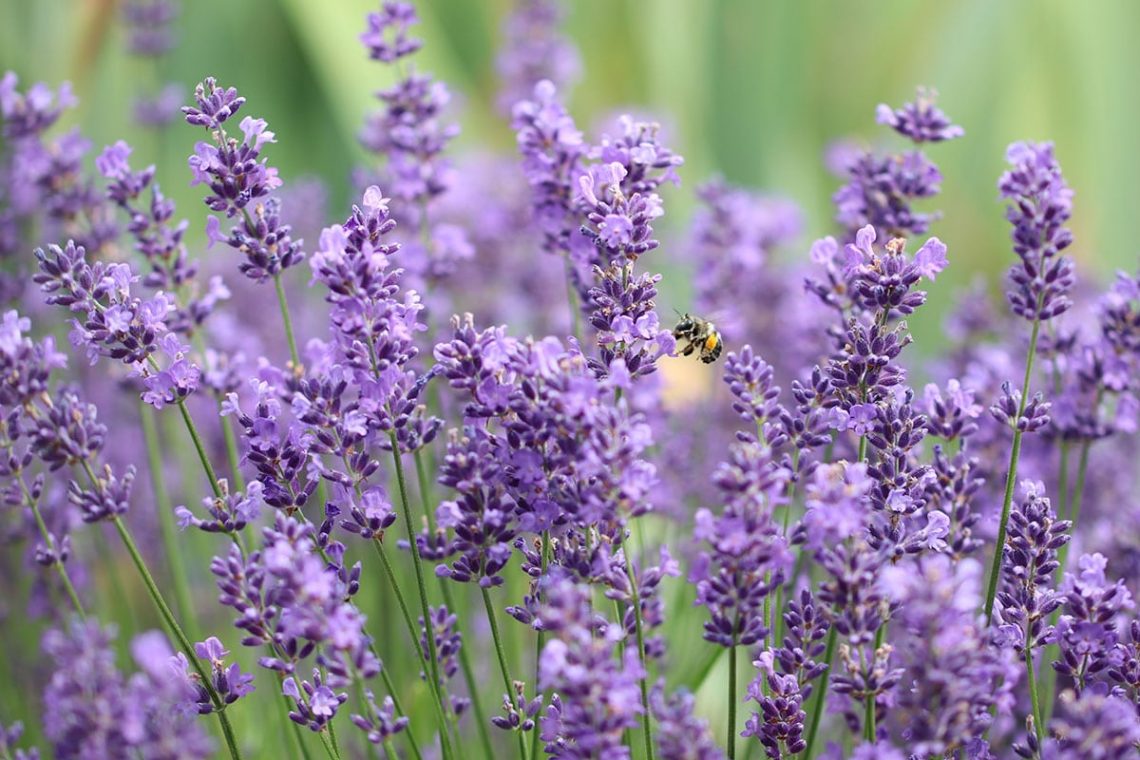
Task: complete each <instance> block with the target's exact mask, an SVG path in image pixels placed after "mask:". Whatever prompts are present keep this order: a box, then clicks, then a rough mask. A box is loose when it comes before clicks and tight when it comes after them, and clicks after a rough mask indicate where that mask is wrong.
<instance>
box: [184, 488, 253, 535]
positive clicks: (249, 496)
mask: <svg viewBox="0 0 1140 760" xmlns="http://www.w3.org/2000/svg"><path fill="white" fill-rule="evenodd" d="M218 485H220V486H221V489H222V495H221V496H210V497H207V498H204V499H202V506H203V507H204V508H205V510H206V512H207V514H209V516H210V519H208V520H203V519H201V518H199V517H197V516H196V515H195V514H194V513H193V512H191V511H190V510H189V509H187V508H186V507H178V508H176V509H175V510H174V514H175V515H176V516H177V517H178V524H179V526H180V527H182V528H186V527H190V526H193V527H195V528H197V529H198V530H200V531H203V532H205V533H236V532H237V531H240V530H242V529H244V528H245V526H246V525H247V524H248V523H249V522H250V521H251V520H255V519H256V518H257V516H258V513H259V512H260V506H261V492H262V485H261V482H260V481H256V480H255V481H254V482H252V483H250V484H249V486H248V487H247V488H246V490H245V493H244V494H243V493H242V492H240V491H238V492H236V493H230V487H229V481H227V480H226V479H225V478H220V479H219V480H218Z"/></svg>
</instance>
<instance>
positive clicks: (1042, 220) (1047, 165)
mask: <svg viewBox="0 0 1140 760" xmlns="http://www.w3.org/2000/svg"><path fill="white" fill-rule="evenodd" d="M1006 160H1007V161H1008V162H1009V163H1010V165H1011V167H1012V168H1011V169H1010V170H1009V171H1007V172H1006V173H1005V174H1003V175H1002V176H1001V179H1000V180H999V181H998V188H999V189H1000V190H1001V197H1002V198H1004V199H1006V200H1008V201H1009V202H1010V205H1009V206H1008V207H1007V209H1006V218H1007V219H1008V220H1009V223H1010V224H1011V225H1012V227H1013V229H1012V231H1011V233H1010V234H1011V237H1012V238H1013V251H1014V253H1016V254H1017V256H1018V258H1020V259H1021V261H1020V262H1019V263H1017V264H1015V265H1014V266H1012V267H1011V268H1010V270H1009V275H1008V279H1009V285H1008V287H1007V289H1006V298H1007V299H1008V300H1009V304H1010V307H1011V308H1012V309H1013V311H1014V313H1015V314H1017V315H1019V316H1021V317H1023V318H1025V319H1027V320H1030V321H1039V320H1048V319H1052V318H1053V317H1055V316H1057V315H1059V314H1062V313H1064V312H1066V311H1068V309H1069V307H1070V306H1071V305H1072V301H1071V299H1070V298H1069V291H1070V290H1071V289H1072V287H1073V283H1074V275H1073V261H1072V259H1070V258H1069V257H1068V256H1064V255H1061V252H1062V251H1064V250H1065V249H1066V248H1068V247H1069V245H1070V244H1071V243H1072V242H1073V234H1072V232H1070V231H1069V230H1068V229H1067V228H1066V227H1065V226H1064V225H1065V223H1066V222H1067V221H1068V220H1069V217H1070V216H1071V215H1072V210H1073V191H1072V190H1070V189H1069V186H1068V185H1067V184H1066V183H1065V178H1064V177H1062V176H1061V166H1060V164H1058V163H1057V160H1056V159H1055V158H1054V157H1053V144H1052V143H1014V144H1013V145H1010V146H1009V149H1008V150H1007V151H1006Z"/></svg>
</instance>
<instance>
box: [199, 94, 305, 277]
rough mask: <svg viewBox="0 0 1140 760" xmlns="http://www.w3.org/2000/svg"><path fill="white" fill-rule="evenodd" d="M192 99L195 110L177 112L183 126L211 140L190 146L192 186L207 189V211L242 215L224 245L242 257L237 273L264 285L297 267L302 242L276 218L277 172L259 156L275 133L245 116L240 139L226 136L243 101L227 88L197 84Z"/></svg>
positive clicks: (215, 235)
mask: <svg viewBox="0 0 1140 760" xmlns="http://www.w3.org/2000/svg"><path fill="white" fill-rule="evenodd" d="M194 100H195V102H196V104H197V106H196V107H194V106H186V107H184V108H183V109H182V111H183V113H185V114H186V122H187V123H188V124H191V125H195V126H200V127H205V128H206V129H207V130H209V131H210V135H211V138H212V140H213V142H212V143H206V142H200V143H198V144H197V145H196V146H195V148H194V155H193V156H191V157H190V171H191V173H192V174H193V176H194V179H193V181H192V183H191V184H195V185H197V184H205V185H207V186H208V187H209V190H210V193H209V195H207V196H206V199H205V200H206V205H207V206H208V207H209V208H210V209H211V210H213V211H217V212H224V213H225V215H226V217H228V218H233V217H235V216H240V217H241V220H240V221H239V222H238V223H237V224H235V225H234V226H233V227H232V228H231V229H230V233H229V236H228V237H227V238H225V242H226V244H227V245H229V246H230V247H231V248H233V249H234V250H236V251H239V252H240V253H242V254H243V255H244V256H245V259H246V260H245V261H243V262H242V264H241V265H240V266H239V269H240V270H241V272H242V274H244V275H246V276H247V277H249V278H250V279H252V280H255V281H257V282H263V281H265V280H266V279H268V278H270V277H275V276H277V275H278V274H280V273H281V271H282V270H285V269H288V268H289V267H291V266H295V265H297V264H299V263H301V261H302V260H303V259H304V252H303V251H302V250H301V243H302V241H300V240H293V238H292V236H291V235H292V228H291V227H290V226H289V225H288V224H285V223H284V222H283V221H282V219H281V214H280V212H281V201H280V200H279V199H278V198H276V197H272V196H271V193H272V192H273V191H274V190H276V189H277V188H279V187H280V186H281V180H280V179H279V178H278V176H277V169H276V168H274V167H271V166H269V165H268V164H267V163H266V159H264V158H262V157H261V148H262V146H263V145H264V144H265V143H271V142H275V139H276V138H275V136H274V134H273V133H272V132H269V131H267V129H266V126H267V125H266V122H265V121H264V120H263V119H253V118H251V117H248V116H247V117H245V118H244V119H242V121H241V123H240V124H239V127H240V129H241V132H242V135H243V139H242V141H240V142H239V141H238V140H237V139H236V138H232V137H230V136H228V134H227V133H226V130H225V127H224V126H223V125H224V123H225V122H226V121H228V120H229V119H230V118H231V117H232V116H233V115H234V114H235V113H237V111H238V109H239V108H241V106H242V105H243V104H244V103H245V98H242V97H239V96H238V94H237V90H235V89H234V88H232V87H231V88H228V89H225V88H222V87H219V86H218V84H217V82H216V81H215V80H214V79H213V78H212V77H209V78H207V79H206V80H205V81H204V82H202V83H200V84H199V85H198V86H197V88H196V89H195V91H194ZM212 218H213V217H211V219H212ZM214 224H216V223H214V222H211V223H210V225H211V226H212V225H214ZM219 237H220V235H219V234H218V232H217V231H216V230H214V231H211V233H210V238H211V240H214V239H218V238H219Z"/></svg>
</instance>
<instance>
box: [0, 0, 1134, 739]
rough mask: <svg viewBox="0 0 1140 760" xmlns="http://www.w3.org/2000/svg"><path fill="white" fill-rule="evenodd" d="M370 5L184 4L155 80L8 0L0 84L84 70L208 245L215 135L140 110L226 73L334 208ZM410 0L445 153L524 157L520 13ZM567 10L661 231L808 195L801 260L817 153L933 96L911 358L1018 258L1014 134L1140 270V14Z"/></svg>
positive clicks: (90, 22)
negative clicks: (631, 122)
mask: <svg viewBox="0 0 1140 760" xmlns="http://www.w3.org/2000/svg"><path fill="white" fill-rule="evenodd" d="M377 5H378V2H374V1H372V0H328V1H319V0H183V3H182V15H181V18H180V20H179V22H178V29H179V42H178V45H177V47H176V49H175V50H174V52H173V54H172V55H171V56H170V57H169V59H168V60H166V61H164V63H163V64H162V65H161V70H159V71H155V70H151V69H149V68H148V67H147V66H146V65H144V64H142V63H140V62H139V61H138V60H137V59H132V58H131V57H129V56H128V55H127V54H126V52H125V50H124V35H123V30H122V28H121V25H120V23H119V18H118V14H117V8H116V4H115V3H114V2H113V0H0V71H2V70H6V69H14V70H15V71H16V72H17V73H18V74H19V76H20V78H21V83H22V85H21V88H23V87H26V86H27V85H28V84H30V83H31V82H33V81H39V80H42V81H46V82H48V83H49V84H51V85H52V86H55V85H58V83H59V82H61V81H63V80H65V79H68V80H71V81H72V82H73V83H74V84H75V88H76V92H77V94H78V96H79V98H80V100H81V107H80V108H79V109H78V110H77V111H75V112H73V113H71V114H69V115H68V117H67V118H66V120H65V124H67V125H71V124H75V123H79V124H81V125H82V127H83V130H84V132H85V134H86V135H87V136H88V137H89V138H90V139H91V140H92V141H93V143H94V145H95V150H94V151H93V155H94V154H96V153H97V152H98V151H99V150H101V148H102V146H103V145H106V144H109V143H111V142H113V141H115V140H117V139H120V138H122V139H126V140H127V141H128V142H130V143H132V144H133V145H134V146H135V147H136V151H137V153H136V155H137V156H138V162H139V163H140V164H141V163H142V162H145V161H153V162H155V163H156V164H158V166H159V179H160V181H161V182H162V184H163V187H164V190H166V191H167V193H168V194H169V195H170V196H172V197H173V198H174V199H175V200H176V201H177V202H178V205H179V209H180V212H179V215H180V216H181V215H187V216H189V217H190V218H191V229H192V236H191V240H192V241H193V240H197V241H201V240H202V238H203V235H202V228H203V221H204V218H205V213H204V211H205V209H204V208H203V207H202V204H201V193H200V192H198V191H197V190H196V189H191V188H190V187H189V184H188V183H189V172H188V170H187V168H186V156H187V155H188V154H189V153H190V152H191V151H192V149H193V144H194V142H195V141H196V140H198V139H200V138H201V136H202V132H201V130H199V129H196V128H190V127H188V126H185V125H183V124H181V123H179V124H175V125H173V126H172V127H171V128H170V129H169V130H167V132H166V133H165V134H164V135H163V136H162V138H161V139H156V138H155V136H154V134H153V133H152V132H149V131H145V130H141V129H139V128H138V127H136V126H135V125H134V124H132V121H131V101H132V99H133V97H134V95H135V92H136V90H137V89H138V88H139V87H146V88H147V89H148V90H150V89H153V87H154V86H155V85H157V84H158V83H160V82H162V81H166V80H174V81H177V82H180V83H182V84H183V85H184V86H185V88H186V94H187V97H189V94H190V92H191V89H192V87H193V85H194V83H196V82H198V81H199V80H201V79H202V78H203V77H205V76H209V75H213V76H216V77H217V78H218V79H219V80H220V81H221V82H222V83H223V84H226V85H233V86H236V87H238V88H239V89H240V91H241V92H242V94H243V95H244V96H246V98H247V99H248V101H249V103H248V106H247V113H249V114H252V115H256V116H261V117H264V118H266V119H267V120H268V121H269V123H270V128H271V129H272V130H273V131H275V132H276V134H277V137H278V143H277V144H276V145H274V146H271V148H269V149H268V150H267V154H268V156H269V160H270V162H271V163H272V164H274V165H276V166H279V167H280V169H281V174H282V176H283V177H284V178H285V180H286V182H288V181H289V180H291V179H296V178H299V177H302V176H311V175H316V176H319V177H320V178H322V179H323V180H324V181H325V182H326V183H327V184H328V186H329V190H330V209H331V214H332V215H333V216H334V217H336V218H340V217H343V216H344V213H345V210H346V209H347V204H348V203H349V201H350V198H349V187H350V182H349V173H350V171H351V169H352V168H353V167H354V166H357V165H359V164H361V163H364V162H365V161H366V160H367V159H368V157H367V156H366V154H365V153H364V152H363V150H362V149H361V148H360V147H359V146H358V145H357V143H356V140H355V134H356V132H357V130H358V128H359V126H360V124H361V122H362V119H363V118H364V115H365V114H366V113H367V112H368V111H369V110H371V109H372V108H373V107H374V101H373V100H372V98H371V95H372V93H373V92H374V91H375V90H376V89H378V88H380V87H383V86H385V85H387V84H388V83H389V82H390V81H391V77H392V72H391V71H390V70H389V69H388V68H387V67H384V66H382V65H379V64H376V63H373V62H370V61H368V60H367V58H366V55H365V53H364V51H363V49H362V47H361V46H360V45H359V44H358V41H357V35H358V34H359V32H360V31H361V29H362V27H363V19H364V15H365V14H366V13H367V12H368V11H370V10H373V9H375V7H376V6H377ZM418 6H419V10H420V14H421V16H422V24H421V26H420V27H419V28H418V30H417V33H418V35H419V36H421V37H423V38H424V39H425V42H426V44H425V47H424V49H423V50H422V51H421V52H420V53H419V54H418V55H417V56H416V58H415V61H416V65H417V67H419V68H421V69H423V70H427V71H430V72H432V73H434V74H435V75H437V76H438V77H440V78H442V79H444V80H445V81H447V82H448V84H449V85H450V86H451V88H452V89H453V91H454V93H455V95H456V109H455V114H454V116H455V118H456V119H457V120H458V121H460V122H461V123H462V127H463V135H462V137H461V138H460V140H459V142H458V145H456V147H455V148H454V150H456V151H462V150H466V149H471V148H477V147H478V148H485V147H488V146H489V147H491V148H493V149H495V150H498V151H501V152H504V153H511V152H513V149H514V148H513V134H512V132H511V130H510V129H509V127H508V125H507V123H506V121H505V120H504V119H503V118H502V117H501V115H500V114H499V112H498V110H497V108H496V105H495V102H496V95H497V88H498V83H497V77H496V72H495V53H496V50H497V46H498V43H499V39H500V30H501V22H502V18H503V16H504V15H505V14H506V13H507V12H508V11H509V10H510V8H511V7H512V2H511V0H439V1H438V2H433V3H428V2H419V3H418ZM567 6H568V9H569V16H568V21H567V29H566V31H567V32H568V34H569V35H570V36H571V37H572V38H573V39H574V41H575V42H576V43H577V45H578V46H579V47H580V49H581V52H582V59H583V63H584V72H583V74H584V76H583V79H582V80H581V82H580V83H579V84H578V86H577V87H576V88H575V89H574V91H573V96H572V98H571V107H572V110H573V111H574V114H575V116H576V118H577V120H578V122H579V124H580V125H582V126H583V127H585V128H587V129H590V128H591V127H592V126H593V125H596V124H597V123H598V122H599V120H600V119H601V118H602V117H604V116H607V115H611V114H613V113H614V112H615V111H617V110H619V109H621V108H625V107H630V108H632V109H634V110H636V111H637V112H638V113H640V114H646V113H648V114H654V115H655V116H656V117H657V118H658V119H660V120H661V121H662V122H663V123H664V124H665V125H666V127H667V129H668V131H669V134H670V138H669V139H670V142H671V144H672V145H673V146H674V147H675V148H676V149H677V151H678V152H680V153H681V154H682V155H684V156H685V158H686V165H685V167H683V169H682V171H681V176H682V179H683V182H684V185H683V187H682V188H681V189H680V190H679V191H678V190H670V191H668V204H669V209H670V215H669V217H668V227H669V228H670V229H668V230H666V231H665V232H666V234H665V237H666V240H667V241H668V240H669V239H670V238H669V232H673V233H679V232H680V231H681V230H682V229H683V225H684V223H685V221H686V219H687V218H688V216H689V214H690V212H691V210H692V207H693V192H694V190H695V189H696V187H697V186H698V185H699V184H700V183H701V182H703V181H704V180H706V179H708V178H709V177H711V176H713V175H715V174H721V175H724V176H725V177H727V178H728V179H729V180H731V181H733V182H736V183H740V184H744V185H749V186H753V187H757V188H763V189H765V190H769V191H773V192H780V193H783V194H786V195H788V196H790V197H791V198H793V199H794V200H795V201H797V202H798V203H799V204H800V205H801V207H802V208H803V209H804V211H805V212H806V216H807V226H806V231H805V234H804V239H803V240H802V241H800V244H799V245H798V246H796V247H794V248H793V249H791V250H789V251H787V252H785V253H786V255H788V256H795V255H804V254H805V252H806V250H807V246H808V243H809V242H810V240H811V239H812V238H814V237H818V236H822V235H825V234H830V233H832V232H834V230H835V228H834V224H833V222H832V220H831V217H832V209H831V204H830V197H831V194H832V193H833V192H834V191H835V189H836V188H837V187H838V185H839V180H837V179H836V178H835V177H833V176H831V175H830V174H828V172H827V171H826V170H825V169H824V166H823V153H824V150H825V148H826V146H827V145H828V144H829V143H831V142H832V141H834V140H836V139H840V138H847V137H854V138H856V139H860V140H862V141H864V142H867V143H878V142H882V143H883V144H885V145H888V146H895V147H899V146H901V145H902V143H901V140H900V139H899V138H897V137H896V136H894V135H892V134H890V133H888V131H887V130H886V129H885V128H883V127H880V126H878V125H876V124H875V121H874V111H875V106H876V105H877V104H878V103H880V102H887V103H890V104H892V105H899V104H901V103H902V102H903V101H904V100H907V99H909V98H910V97H911V96H913V94H914V90H915V87H916V86H918V85H927V86H931V87H933V88H935V89H937V90H938V92H939V93H940V101H939V102H940V105H941V106H942V107H943V108H944V109H945V110H946V112H947V113H948V114H949V115H950V116H951V117H952V118H953V119H954V120H955V121H956V122H957V123H959V124H961V125H963V126H964V127H965V129H966V133H967V134H966V138H965V139H963V140H958V141H955V142H952V143H949V144H944V145H935V146H932V147H931V149H930V151H929V153H930V156H931V157H932V159H933V160H934V161H935V162H937V163H938V164H939V165H940V166H941V168H942V170H943V173H944V177H945V181H944V184H943V194H942V196H940V197H939V198H938V199H937V200H936V202H935V203H933V204H929V205H928V206H924V208H929V207H930V206H933V207H937V208H941V209H942V210H943V211H944V214H945V217H944V219H943V220H942V221H940V222H938V223H936V225H935V226H934V228H933V230H932V232H933V233H934V234H937V235H939V236H940V237H942V238H943V240H944V241H946V243H947V244H948V245H949V248H950V256H951V262H952V266H951V267H950V269H949V270H948V271H947V273H946V274H945V276H944V277H942V278H940V279H939V282H938V286H937V287H935V288H933V289H932V292H931V305H930V307H928V309H926V310H925V311H924V313H923V315H922V318H921V319H914V320H912V324H911V326H912V328H913V329H914V330H915V332H916V333H917V334H918V338H919V340H918V343H917V348H918V350H920V351H925V352H927V353H930V352H932V351H934V350H937V347H938V341H937V339H936V338H937V336H938V335H939V334H940V332H941V328H940V321H941V320H940V318H939V317H940V315H941V313H943V312H944V310H945V309H946V308H947V306H948V305H949V304H950V303H951V301H952V297H953V293H954V290H955V289H956V286H961V285H964V284H966V283H969V282H970V281H972V280H973V279H974V278H975V277H977V276H979V275H984V276H986V277H988V278H989V279H990V281H991V282H992V283H996V282H997V277H998V276H999V274H1000V273H1001V272H1002V271H1004V270H1005V268H1006V267H1008V265H1009V264H1010V262H1011V259H1012V255H1011V254H1010V253H1009V245H1008V229H1007V225H1006V224H1005V222H1004V217H1003V211H1002V208H1001V205H1000V204H999V203H998V200H997V190H996V180H997V178H998V176H999V175H1000V174H1001V172H1002V171H1003V169H1004V165H1005V164H1004V158H1003V157H1004V151H1005V146H1006V145H1007V144H1008V143H1010V142H1012V141H1015V140H1020V139H1037V140H1042V139H1049V140H1053V141H1055V142H1056V145H1057V155H1058V157H1059V159H1060V161H1061V163H1062V166H1063V167H1064V169H1065V173H1066V176H1067V178H1068V180H1069V182H1070V184H1071V185H1072V186H1073V188H1074V189H1075V191H1076V206H1075V209H1076V210H1075V217H1074V221H1073V226H1074V229H1075V232H1076V236H1077V243H1076V245H1075V247H1074V249H1073V252H1074V255H1075V256H1076V257H1077V258H1078V260H1079V261H1080V263H1081V265H1082V267H1083V270H1084V271H1085V272H1086V273H1087V274H1088V275H1089V276H1095V277H1096V278H1098V279H1102V280H1103V279H1107V277H1108V276H1109V275H1110V274H1111V272H1112V270H1114V269H1117V268H1124V269H1133V268H1134V267H1135V266H1136V254H1137V250H1138V248H1140V246H1137V245H1136V243H1134V240H1133V237H1134V235H1135V232H1134V231H1133V230H1132V229H1131V227H1129V224H1130V223H1131V222H1130V220H1133V219H1134V217H1132V214H1133V213H1135V201H1134V198H1135V196H1136V185H1137V184H1138V178H1140V140H1138V139H1137V138H1136V137H1135V135H1134V133H1135V128H1136V125H1137V124H1140V96H1138V95H1137V94H1136V89H1135V87H1134V84H1133V79H1134V76H1135V74H1136V72H1138V71H1140V47H1138V46H1137V45H1135V37H1136V33H1137V32H1138V31H1140V3H1136V2H1133V0H1098V1H1097V2H1086V3H1075V2H1071V1H1070V2H1064V1H1062V0H959V1H958V2H953V3H947V2H901V1H899V2H870V1H869V0H859V1H856V0H849V1H848V0H844V1H842V2H839V1H837V2H804V1H803V0H780V1H779V2H750V1H749V0H720V1H717V2H713V1H710V0H656V1H655V2H648V1H647V0H640V1H638V0H571V1H568V2H567ZM486 191H487V192H488V193H494V192H495V188H493V187H489V188H487V189H486ZM673 239H674V240H680V239H681V238H680V237H679V235H678V236H675V237H673ZM667 244H668V242H667ZM674 245H676V244H674ZM656 261H657V260H655V262H656ZM683 282H684V278H683V277H670V278H667V281H666V289H668V290H671V291H673V292H678V291H683V287H682V286H683ZM995 288H996V285H995ZM924 338H934V340H926V339H924ZM197 547H198V548H199V549H200V548H202V546H201V544H198V545H197ZM203 584H204V587H207V588H208V583H206V582H205V581H203ZM678 604H680V603H678ZM377 606H378V607H380V608H382V603H381V602H377ZM215 613H216V616H217V617H218V618H219V619H224V618H225V616H226V614H225V612H224V611H221V610H215ZM678 614H679V613H678ZM698 617H699V616H698ZM690 622H692V625H690V626H688V627H687V628H686V629H685V630H689V631H693V632H694V634H693V635H694V637H695V636H696V633H695V631H697V630H698V629H699V623H698V622H695V619H694V620H693V621H690ZM510 628H511V629H512V630H513V628H514V627H510ZM21 651H33V650H32V649H26V648H25V649H22V650H21ZM695 651H696V650H695ZM704 651H705V649H704V648H703V647H702V648H700V650H699V652H704ZM700 656H702V655H700V654H693V653H688V657H687V659H688V660H690V661H692V660H695V659H697V658H698V657H700ZM698 666H699V665H698ZM691 667H692V665H691V663H690V666H689V671H686V672H691ZM682 670H683V671H684V668H682ZM719 677H720V676H719V675H718V678H719ZM681 680H684V678H683V677H682V678H681ZM420 698H421V700H422V699H423V698H424V695H423V694H421V695H420ZM32 730H33V731H34V730H35V729H34V728H33V729H32ZM266 730H267V731H270V732H271V731H272V729H266ZM266 741H270V739H266Z"/></svg>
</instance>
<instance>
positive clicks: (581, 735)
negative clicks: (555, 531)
mask: <svg viewBox="0 0 1140 760" xmlns="http://www.w3.org/2000/svg"><path fill="white" fill-rule="evenodd" d="M546 599H547V604H546V606H544V607H543V608H542V610H541V611H540V613H539V617H538V621H537V623H538V625H541V627H542V629H543V630H545V631H547V633H548V635H549V636H550V637H551V638H550V639H549V640H548V642H547V644H546V647H545V648H544V649H543V650H542V654H541V655H540V658H539V666H538V685H539V688H542V689H550V690H553V691H554V692H555V696H554V698H553V699H552V701H551V705H550V707H548V708H547V711H546V715H545V716H543V718H542V722H541V737H542V740H543V741H544V742H545V746H544V749H545V751H546V752H547V754H549V755H550V756H551V757H556V758H579V757H583V756H591V755H592V756H594V757H612V758H615V759H616V758H628V757H629V750H628V748H627V747H625V746H624V744H623V742H622V734H623V733H624V732H625V731H627V730H629V729H631V728H633V727H634V726H636V725H637V721H638V717H639V716H640V714H641V712H642V706H641V695H640V690H639V687H638V681H639V680H640V679H641V678H642V677H643V676H644V671H643V670H642V666H641V663H640V662H639V658H638V655H637V651H636V648H635V647H626V648H625V657H624V658H622V659H621V660H620V661H618V660H615V659H614V646H615V644H616V642H617V639H618V638H619V637H621V636H623V635H624V634H623V632H622V630H621V628H620V627H619V626H614V625H611V624H605V623H601V622H600V621H597V620H596V619H595V618H594V613H593V611H592V610H591V608H590V601H589V590H588V587H586V586H582V585H579V584H576V583H574V582H573V581H571V580H569V579H555V580H553V581H552V583H551V584H550V586H549V587H548V588H547V590H546Z"/></svg>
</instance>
